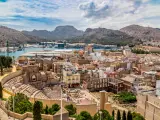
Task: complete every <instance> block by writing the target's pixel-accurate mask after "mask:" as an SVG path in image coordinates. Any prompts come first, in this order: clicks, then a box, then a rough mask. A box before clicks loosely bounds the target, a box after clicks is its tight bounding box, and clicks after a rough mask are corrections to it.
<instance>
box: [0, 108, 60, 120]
mask: <svg viewBox="0 0 160 120" xmlns="http://www.w3.org/2000/svg"><path fill="white" fill-rule="evenodd" d="M0 108H1V109H2V110H3V111H4V112H5V113H6V114H8V116H10V117H14V118H16V119H20V120H24V119H25V118H33V114H32V113H31V112H26V113H24V114H18V113H14V112H12V111H9V110H7V109H6V108H5V107H4V106H2V105H0ZM42 119H43V120H60V119H54V116H53V115H45V114H42Z"/></svg>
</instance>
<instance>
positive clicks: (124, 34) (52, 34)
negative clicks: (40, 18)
mask: <svg viewBox="0 0 160 120" xmlns="http://www.w3.org/2000/svg"><path fill="white" fill-rule="evenodd" d="M7 40H8V41H9V42H11V43H17V42H19V43H24V42H39V41H52V40H67V41H68V42H85V43H91V42H93V43H99V44H129V43H139V42H140V41H146V40H160V30H159V29H156V28H151V27H142V26H139V25H130V26H127V27H124V28H122V29H120V30H111V29H106V28H94V29H92V28H87V29H86V30H85V31H84V32H83V31H81V30H77V29H76V28H75V27H73V26H69V25H66V26H58V27H56V28H55V30H53V31H47V30H33V31H22V32H21V31H17V30H14V29H10V28H7V27H4V26H1V27H0V41H7Z"/></svg>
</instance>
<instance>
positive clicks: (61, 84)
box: [60, 82, 64, 120]
mask: <svg viewBox="0 0 160 120" xmlns="http://www.w3.org/2000/svg"><path fill="white" fill-rule="evenodd" d="M63 86H64V83H63V82H61V83H60V87H61V115H60V120H62V106H63V105H62V98H63V97H62V96H63Z"/></svg>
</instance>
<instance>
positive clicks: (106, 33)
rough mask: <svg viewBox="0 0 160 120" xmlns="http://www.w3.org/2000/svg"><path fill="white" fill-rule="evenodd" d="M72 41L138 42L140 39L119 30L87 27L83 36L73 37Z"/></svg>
mask: <svg viewBox="0 0 160 120" xmlns="http://www.w3.org/2000/svg"><path fill="white" fill-rule="evenodd" d="M69 41H70V42H85V43H92V42H93V43H98V44H121V45H123V44H130V43H133V42H134V43H135V42H136V43H138V42H139V40H138V39H135V38H134V37H131V36H129V35H127V34H126V33H124V32H121V31H119V30H111V29H106V28H95V29H92V28H87V29H86V31H85V32H84V34H83V36H81V37H77V38H73V39H70V40H69Z"/></svg>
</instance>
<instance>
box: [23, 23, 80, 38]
mask: <svg viewBox="0 0 160 120" xmlns="http://www.w3.org/2000/svg"><path fill="white" fill-rule="evenodd" d="M22 32H23V33H24V34H27V35H32V36H38V37H40V38H45V39H51V40H57V39H61V40H62V39H68V38H72V37H77V36H82V35H83V31H80V30H77V29H76V28H75V27H73V26H69V25H66V26H58V27H56V28H55V30H54V31H47V30H33V31H22Z"/></svg>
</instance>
